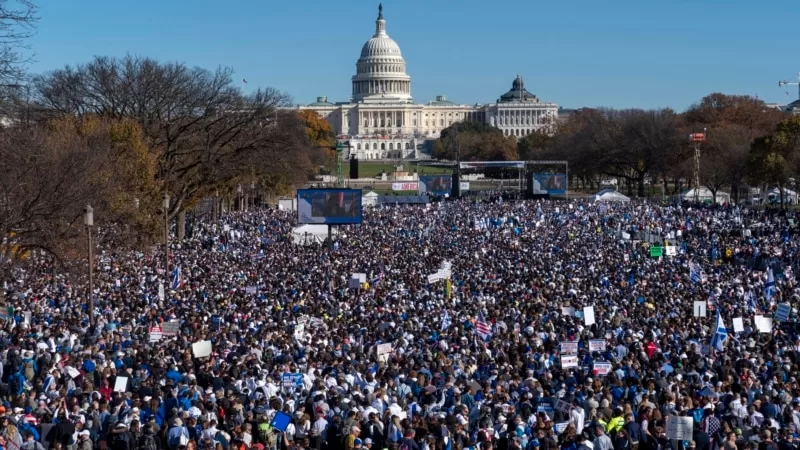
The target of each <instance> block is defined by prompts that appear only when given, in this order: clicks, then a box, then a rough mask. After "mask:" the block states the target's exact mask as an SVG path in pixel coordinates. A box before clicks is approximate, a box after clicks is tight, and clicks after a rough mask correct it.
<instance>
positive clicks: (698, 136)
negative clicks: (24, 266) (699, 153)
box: [689, 133, 706, 142]
mask: <svg viewBox="0 0 800 450" xmlns="http://www.w3.org/2000/svg"><path fill="white" fill-rule="evenodd" d="M689 140H691V141H692V142H705V140H706V134H705V133H692V134H690V135H689Z"/></svg>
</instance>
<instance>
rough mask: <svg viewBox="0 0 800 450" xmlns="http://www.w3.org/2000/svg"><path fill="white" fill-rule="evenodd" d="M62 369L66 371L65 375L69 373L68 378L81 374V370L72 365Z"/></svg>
mask: <svg viewBox="0 0 800 450" xmlns="http://www.w3.org/2000/svg"><path fill="white" fill-rule="evenodd" d="M64 370H65V371H66V372H67V375H69V377H70V378H78V377H79V376H81V372H80V371H79V370H78V369H76V368H74V367H72V366H67V367H64Z"/></svg>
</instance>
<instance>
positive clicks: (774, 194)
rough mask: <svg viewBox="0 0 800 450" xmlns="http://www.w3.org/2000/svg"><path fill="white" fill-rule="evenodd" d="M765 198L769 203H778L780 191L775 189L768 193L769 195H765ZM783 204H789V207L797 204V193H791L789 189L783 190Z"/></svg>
mask: <svg viewBox="0 0 800 450" xmlns="http://www.w3.org/2000/svg"><path fill="white" fill-rule="evenodd" d="M767 198H768V199H769V201H770V202H774V203H780V202H781V190H780V189H778V188H775V189H773V190H771V191H769V194H767ZM783 202H784V203H787V204H790V205H794V204H796V203H797V192H795V191H793V190H791V189H786V188H783Z"/></svg>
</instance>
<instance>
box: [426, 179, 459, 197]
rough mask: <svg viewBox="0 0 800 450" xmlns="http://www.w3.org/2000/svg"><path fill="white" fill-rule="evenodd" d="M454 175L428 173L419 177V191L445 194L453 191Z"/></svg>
mask: <svg viewBox="0 0 800 450" xmlns="http://www.w3.org/2000/svg"><path fill="white" fill-rule="evenodd" d="M452 184H453V177H452V176H450V175H432V176H431V175H426V176H422V177H419V193H420V194H432V195H445V194H448V195H449V194H450V192H452V188H451V186H452Z"/></svg>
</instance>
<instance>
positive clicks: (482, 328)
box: [475, 312, 492, 339]
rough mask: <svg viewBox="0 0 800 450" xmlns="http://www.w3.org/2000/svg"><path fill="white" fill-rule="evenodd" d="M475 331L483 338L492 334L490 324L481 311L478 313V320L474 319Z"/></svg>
mask: <svg viewBox="0 0 800 450" xmlns="http://www.w3.org/2000/svg"><path fill="white" fill-rule="evenodd" d="M475 332H476V333H478V335H479V336H480V337H481V338H483V339H486V338H488V337H490V336H491V335H492V326H491V325H489V323H488V322H487V321H486V317H484V316H483V312H480V313H478V320H476V321H475Z"/></svg>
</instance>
